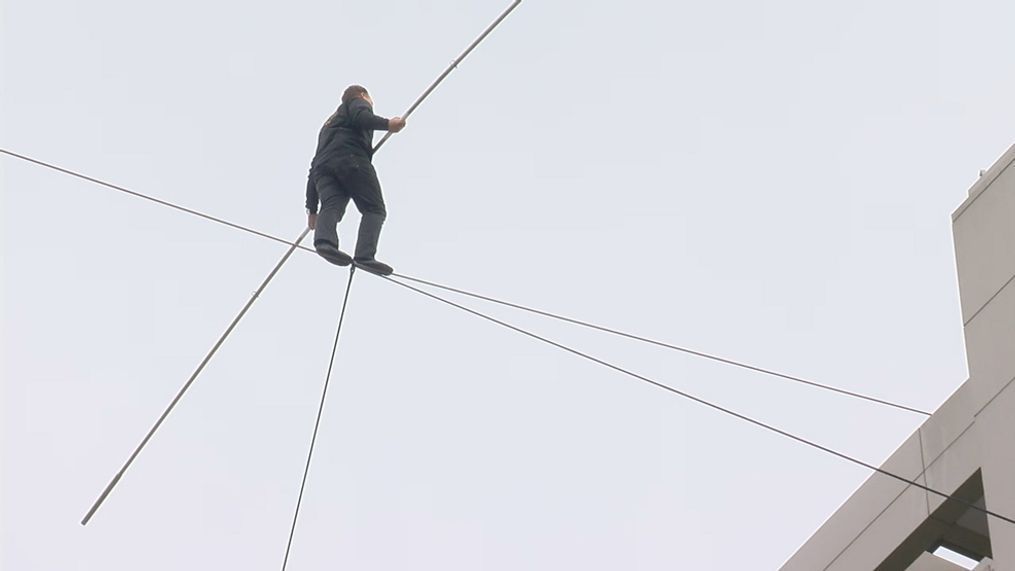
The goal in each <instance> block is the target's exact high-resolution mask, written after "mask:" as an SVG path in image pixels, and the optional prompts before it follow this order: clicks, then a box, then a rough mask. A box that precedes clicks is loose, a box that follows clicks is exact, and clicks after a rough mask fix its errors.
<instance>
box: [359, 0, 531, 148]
mask: <svg viewBox="0 0 1015 571" xmlns="http://www.w3.org/2000/svg"><path fill="white" fill-rule="evenodd" d="M521 3H522V0H515V1H514V2H512V3H511V5H510V6H508V7H507V9H506V10H504V11H503V12H502V13H501V15H500V16H497V19H496V20H494V21H493V23H492V24H490V25H489V26H487V27H486V29H485V30H483V33H482V34H480V35H479V37H477V38H476V39H475V40H473V42H472V43H471V44H469V47H467V48H465V51H464V52H462V53H461V55H459V56H458V57H456V58H455V60H454V61H452V62H451V65H449V66H448V67H447V69H445V70H444V73H442V74H440V76H438V77H437V79H435V80H434V82H433V83H431V84H430V87H427V88H426V91H424V92H423V94H422V95H420V96H419V97H418V98H417V99H416V101H415V102H414V103H413V104H412V105H410V106H409V110H408V111H406V112H405V113H404V114H403V115H402V119H408V118H409V115H412V112H413V111H415V110H416V108H417V107H419V106H420V104H421V103H423V100H424V99H426V98H427V97H429V96H430V94H431V93H433V91H434V90H435V89H437V86H438V85H440V84H441V82H443V81H444V78H446V77H447V76H449V75H451V72H452V71H454V69H455V68H456V67H458V64H460V63H462V60H464V59H465V58H466V57H467V56H468V55H469V54H470V53H472V50H474V49H476V46H478V45H479V44H480V43H482V42H483V40H485V39H486V37H487V36H489V35H490V33H491V32H493V30H494V28H496V27H497V26H499V25H500V23H501V22H503V21H504V18H507V17H508V14H510V13H511V12H513V11H514V9H515V8H517V7H518V5H519V4H521ZM392 134H393V133H391V132H390V131H388V132H387V133H385V134H384V137H382V138H381V140H380V141H378V143H377V144H376V145H374V152H375V153H376V152H377V149H380V148H381V145H383V144H384V142H385V141H387V140H388V139H389V138H390V137H391V135H392Z"/></svg>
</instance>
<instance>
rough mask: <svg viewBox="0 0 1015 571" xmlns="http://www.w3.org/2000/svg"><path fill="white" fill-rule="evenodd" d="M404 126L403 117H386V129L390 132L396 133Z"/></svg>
mask: <svg viewBox="0 0 1015 571" xmlns="http://www.w3.org/2000/svg"><path fill="white" fill-rule="evenodd" d="M404 128H405V119H402V118H401V117H392V118H391V119H388V130H389V131H391V132H392V133H397V132H399V131H401V130H402V129H404Z"/></svg>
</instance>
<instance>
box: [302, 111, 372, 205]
mask: <svg viewBox="0 0 1015 571" xmlns="http://www.w3.org/2000/svg"><path fill="white" fill-rule="evenodd" d="M387 130H388V119H387V118H385V117H380V116H378V115H374V112H373V109H371V108H370V104H369V103H367V102H366V100H364V99H360V98H358V97H357V98H356V99H353V100H352V101H350V102H349V103H343V104H341V105H339V106H338V109H337V110H336V111H335V112H334V113H333V114H332V115H331V117H329V118H328V120H327V121H325V123H324V126H323V127H321V133H320V134H319V135H318V136H317V152H316V153H315V154H314V160H313V161H311V162H310V175H309V176H308V177H307V210H309V211H310V212H317V202H318V196H317V183H316V180H315V179H316V176H317V174H318V173H319V172H320V171H321V168H322V167H325V168H326V167H327V166H328V164H329V163H333V162H334V161H336V160H338V159H340V158H343V157H346V156H350V155H352V156H356V157H361V158H364V159H366V160H368V161H369V160H370V159H371V158H372V157H373V155H374V149H373V140H374V131H387Z"/></svg>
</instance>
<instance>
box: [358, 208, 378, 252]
mask: <svg viewBox="0 0 1015 571" xmlns="http://www.w3.org/2000/svg"><path fill="white" fill-rule="evenodd" d="M383 225H384V215H383V214H377V213H375V212H367V213H364V214H363V218H362V219H361V220H360V222H359V236H358V237H357V239H356V255H355V258H356V259H357V260H372V259H374V258H376V257H377V243H378V242H379V241H380V239H381V226H383Z"/></svg>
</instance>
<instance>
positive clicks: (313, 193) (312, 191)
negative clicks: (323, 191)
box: [307, 175, 318, 230]
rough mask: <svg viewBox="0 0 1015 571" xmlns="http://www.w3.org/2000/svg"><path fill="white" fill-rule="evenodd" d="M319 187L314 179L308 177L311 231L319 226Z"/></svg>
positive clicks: (308, 223) (308, 207)
mask: <svg viewBox="0 0 1015 571" xmlns="http://www.w3.org/2000/svg"><path fill="white" fill-rule="evenodd" d="M317 202H318V196H317V186H316V185H315V184H314V178H313V177H311V176H309V175H308V176H307V226H309V227H310V229H311V230H313V229H314V227H315V226H317Z"/></svg>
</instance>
